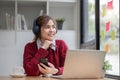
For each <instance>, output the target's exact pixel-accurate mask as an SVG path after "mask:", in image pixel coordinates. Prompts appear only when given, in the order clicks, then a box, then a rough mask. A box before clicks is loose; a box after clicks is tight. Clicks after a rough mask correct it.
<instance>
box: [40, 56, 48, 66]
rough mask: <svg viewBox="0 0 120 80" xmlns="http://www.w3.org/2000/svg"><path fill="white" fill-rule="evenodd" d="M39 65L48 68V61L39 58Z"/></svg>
mask: <svg viewBox="0 0 120 80" xmlns="http://www.w3.org/2000/svg"><path fill="white" fill-rule="evenodd" d="M39 63H43V64H44V65H46V66H48V67H49V65H48V59H47V58H41V59H39ZM39 65H40V64H39ZM40 66H41V67H43V66H42V65H40ZM43 68H44V67H43Z"/></svg>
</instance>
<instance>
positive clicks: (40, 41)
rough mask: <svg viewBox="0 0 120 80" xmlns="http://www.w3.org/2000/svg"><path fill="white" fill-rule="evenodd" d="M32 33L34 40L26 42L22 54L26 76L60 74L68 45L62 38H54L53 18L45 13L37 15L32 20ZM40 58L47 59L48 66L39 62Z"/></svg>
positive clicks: (54, 25) (55, 28)
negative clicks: (33, 20)
mask: <svg viewBox="0 0 120 80" xmlns="http://www.w3.org/2000/svg"><path fill="white" fill-rule="evenodd" d="M33 33H34V34H35V38H34V41H33V42H31V43H28V44H26V46H25V49H24V56H23V67H24V69H25V73H26V74H27V76H39V75H41V74H53V75H60V74H62V73H63V67H64V61H65V56H66V52H67V50H68V47H67V45H66V44H65V42H64V41H63V40H55V35H56V33H57V27H56V22H55V20H53V19H52V18H51V17H50V16H47V15H42V16H39V17H38V18H37V19H36V20H35V22H34V26H33ZM42 58H47V59H48V61H49V62H48V66H46V65H44V64H43V63H39V59H42ZM39 64H40V65H41V66H40V65H39Z"/></svg>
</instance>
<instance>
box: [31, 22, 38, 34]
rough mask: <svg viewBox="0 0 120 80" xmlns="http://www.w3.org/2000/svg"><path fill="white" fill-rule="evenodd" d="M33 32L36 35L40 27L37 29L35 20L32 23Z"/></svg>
mask: <svg viewBox="0 0 120 80" xmlns="http://www.w3.org/2000/svg"><path fill="white" fill-rule="evenodd" d="M32 30H33V33H34V34H35V35H36V36H38V35H39V33H40V29H39V26H38V25H37V24H36V20H35V21H34V23H33V29H32Z"/></svg>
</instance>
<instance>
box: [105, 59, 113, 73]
mask: <svg viewBox="0 0 120 80" xmlns="http://www.w3.org/2000/svg"><path fill="white" fill-rule="evenodd" d="M103 70H104V71H105V72H106V71H108V70H112V65H111V64H110V63H109V61H108V60H105V61H104V65H103Z"/></svg>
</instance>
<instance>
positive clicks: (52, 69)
mask: <svg viewBox="0 0 120 80" xmlns="http://www.w3.org/2000/svg"><path fill="white" fill-rule="evenodd" d="M40 65H41V66H43V67H44V68H42V67H41V66H40ZM40 65H39V64H38V68H39V70H40V72H41V73H43V74H56V73H57V72H58V69H56V68H55V67H54V65H53V64H52V63H50V62H48V65H49V67H48V66H46V65H44V64H42V63H40Z"/></svg>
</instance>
